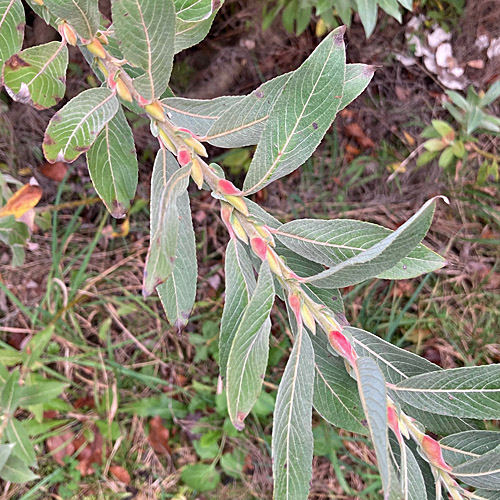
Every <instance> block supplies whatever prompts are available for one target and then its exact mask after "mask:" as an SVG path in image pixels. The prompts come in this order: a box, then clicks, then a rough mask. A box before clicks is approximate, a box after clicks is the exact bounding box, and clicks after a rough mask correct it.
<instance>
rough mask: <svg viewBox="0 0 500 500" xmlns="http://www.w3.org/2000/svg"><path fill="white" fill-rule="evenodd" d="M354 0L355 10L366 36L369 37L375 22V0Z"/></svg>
mask: <svg viewBox="0 0 500 500" xmlns="http://www.w3.org/2000/svg"><path fill="white" fill-rule="evenodd" d="M355 1H356V5H357V7H358V8H357V9H356V10H357V12H358V14H359V17H360V18H361V23H362V24H363V28H364V29H365V33H366V38H370V35H371V34H372V33H373V30H374V29H375V25H376V24H377V2H376V1H375V0H355Z"/></svg>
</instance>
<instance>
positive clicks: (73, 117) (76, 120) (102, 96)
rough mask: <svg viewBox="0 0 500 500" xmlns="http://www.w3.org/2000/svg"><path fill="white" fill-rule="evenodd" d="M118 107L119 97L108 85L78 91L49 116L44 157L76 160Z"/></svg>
mask: <svg viewBox="0 0 500 500" xmlns="http://www.w3.org/2000/svg"><path fill="white" fill-rule="evenodd" d="M118 108H119V102H118V99H117V98H116V96H115V95H114V94H113V93H112V92H111V91H110V90H109V89H107V88H93V89H88V90H85V91H83V92H82V93H81V94H79V95H77V96H76V97H75V98H73V99H72V100H71V101H69V102H68V104H66V105H65V106H64V107H63V108H62V109H61V110H59V111H58V112H57V113H56V114H55V115H54V116H53V117H52V119H51V120H50V123H49V125H48V127H47V130H46V131H45V137H44V140H43V151H44V153H45V158H47V160H48V161H49V162H51V163H54V162H56V161H65V162H68V163H71V162H73V161H75V160H76V159H77V158H78V157H79V156H80V155H81V154H82V153H84V152H86V151H88V150H89V149H90V146H92V144H93V143H94V141H95V140H96V138H97V135H98V134H99V133H100V132H101V130H102V129H103V128H104V126H105V125H106V123H108V122H109V121H110V120H111V119H112V118H113V117H114V116H115V114H116V112H117V111H118Z"/></svg>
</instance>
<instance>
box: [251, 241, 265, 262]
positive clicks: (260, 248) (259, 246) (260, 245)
mask: <svg viewBox="0 0 500 500" xmlns="http://www.w3.org/2000/svg"><path fill="white" fill-rule="evenodd" d="M250 245H251V246H252V250H253V251H254V252H255V254H256V255H257V256H258V257H260V258H261V259H262V260H264V259H265V258H266V256H267V243H266V242H265V241H264V240H263V239H262V238H258V237H255V238H252V239H251V240H250Z"/></svg>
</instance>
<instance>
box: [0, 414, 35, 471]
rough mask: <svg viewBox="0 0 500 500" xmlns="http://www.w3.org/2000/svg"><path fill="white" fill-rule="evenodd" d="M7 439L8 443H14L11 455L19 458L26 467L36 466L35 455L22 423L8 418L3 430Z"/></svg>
mask: <svg viewBox="0 0 500 500" xmlns="http://www.w3.org/2000/svg"><path fill="white" fill-rule="evenodd" d="M5 431H6V434H7V439H8V440H9V442H10V443H15V445H16V446H15V448H14V449H13V454H14V455H15V456H16V457H18V458H20V459H21V460H22V461H23V462H24V463H25V464H26V465H27V466H29V467H35V466H36V454H35V449H34V448H33V445H32V444H31V440H30V437H29V436H28V433H27V432H26V430H25V429H24V426H23V424H22V422H20V421H19V420H17V418H14V417H11V418H9V422H8V424H7V427H6V429H5Z"/></svg>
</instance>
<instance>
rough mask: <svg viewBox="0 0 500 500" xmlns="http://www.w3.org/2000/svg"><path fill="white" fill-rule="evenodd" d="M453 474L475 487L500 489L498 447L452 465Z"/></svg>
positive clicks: (499, 456)
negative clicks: (459, 463) (455, 465)
mask: <svg viewBox="0 0 500 500" xmlns="http://www.w3.org/2000/svg"><path fill="white" fill-rule="evenodd" d="M453 476H454V477H456V478H457V479H459V480H460V481H463V482H464V483H466V484H468V485H470V486H474V487H475V488H485V489H487V490H496V491H500V447H497V448H496V449H494V450H492V451H490V452H489V453H486V454H485V455H482V456H480V457H478V458H474V459H472V460H468V461H467V462H464V463H463V464H461V465H458V466H457V467H453Z"/></svg>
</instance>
